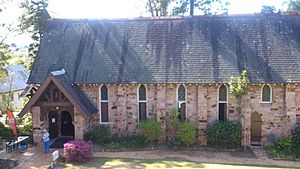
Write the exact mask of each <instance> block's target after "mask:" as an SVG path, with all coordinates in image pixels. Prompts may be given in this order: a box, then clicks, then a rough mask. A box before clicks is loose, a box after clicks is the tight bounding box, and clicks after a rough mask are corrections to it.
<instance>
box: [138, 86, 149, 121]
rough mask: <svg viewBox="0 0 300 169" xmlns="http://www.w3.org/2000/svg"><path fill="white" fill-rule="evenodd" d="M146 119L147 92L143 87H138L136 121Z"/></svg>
mask: <svg viewBox="0 0 300 169" xmlns="http://www.w3.org/2000/svg"><path fill="white" fill-rule="evenodd" d="M145 119H147V90H146V87H145V86H144V85H140V86H139V87H138V121H139V122H140V121H142V120H145Z"/></svg>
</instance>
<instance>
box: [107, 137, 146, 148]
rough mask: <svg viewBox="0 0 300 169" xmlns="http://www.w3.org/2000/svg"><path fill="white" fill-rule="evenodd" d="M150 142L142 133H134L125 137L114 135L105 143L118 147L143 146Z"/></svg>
mask: <svg viewBox="0 0 300 169" xmlns="http://www.w3.org/2000/svg"><path fill="white" fill-rule="evenodd" d="M147 144H148V141H147V140H146V138H145V137H144V136H142V135H132V136H125V137H114V138H112V140H111V141H110V142H109V143H108V144H105V147H106V148H110V149H116V148H132V149H136V148H143V147H145V146H146V145H147Z"/></svg>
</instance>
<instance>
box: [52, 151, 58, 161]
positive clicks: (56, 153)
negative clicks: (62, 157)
mask: <svg viewBox="0 0 300 169" xmlns="http://www.w3.org/2000/svg"><path fill="white" fill-rule="evenodd" d="M58 157H59V154H58V150H56V151H54V152H53V153H52V161H55V160H57V159H58Z"/></svg>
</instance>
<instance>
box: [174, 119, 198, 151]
mask: <svg viewBox="0 0 300 169" xmlns="http://www.w3.org/2000/svg"><path fill="white" fill-rule="evenodd" d="M196 133H197V128H196V126H195V125H194V124H193V123H191V122H190V121H187V120H186V121H184V122H181V123H179V125H178V128H177V138H178V139H179V140H180V141H181V142H182V143H183V144H185V145H191V144H193V143H194V142H195V136H196Z"/></svg>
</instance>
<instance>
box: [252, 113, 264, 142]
mask: <svg viewBox="0 0 300 169" xmlns="http://www.w3.org/2000/svg"><path fill="white" fill-rule="evenodd" d="M261 125H262V121H261V116H260V114H259V113H257V112H254V113H252V115H251V142H252V143H260V141H261Z"/></svg>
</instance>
